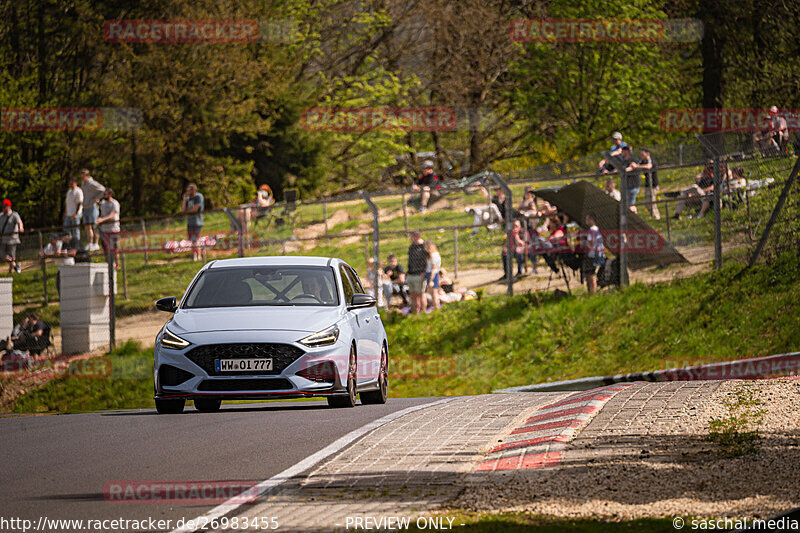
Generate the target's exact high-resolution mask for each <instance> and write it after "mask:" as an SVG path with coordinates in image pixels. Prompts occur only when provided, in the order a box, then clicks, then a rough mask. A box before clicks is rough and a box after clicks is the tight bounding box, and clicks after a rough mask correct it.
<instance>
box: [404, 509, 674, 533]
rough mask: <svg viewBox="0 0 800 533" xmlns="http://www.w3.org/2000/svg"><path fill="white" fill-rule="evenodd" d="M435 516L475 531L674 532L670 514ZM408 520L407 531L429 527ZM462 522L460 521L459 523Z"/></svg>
mask: <svg viewBox="0 0 800 533" xmlns="http://www.w3.org/2000/svg"><path fill="white" fill-rule="evenodd" d="M435 518H438V519H440V520H443V522H442V524H443V525H444V526H446V527H449V525H450V522H448V519H450V520H452V528H453V530H454V531H469V532H474V533H506V532H508V533H517V532H520V533H599V532H605V531H621V532H630V533H661V532H663V533H668V532H674V531H675V528H674V527H673V525H672V519H671V518H642V519H638V520H626V521H621V522H605V521H602V520H596V519H586V518H554V517H549V516H542V515H535V514H531V513H522V512H504V513H474V512H468V511H463V512H462V511H455V512H451V513H448V512H446V513H437V514H436V516H435ZM421 520H423V519H420V522H419V524H417V523H416V522H415V521H413V520H412V521H411V527H409V531H424V530H430V529H432V527H431V526H430V525H429V524H426V526H427V527H417V526H418V525H419V526H422V525H423V523H422V521H421ZM462 524H463V525H462Z"/></svg>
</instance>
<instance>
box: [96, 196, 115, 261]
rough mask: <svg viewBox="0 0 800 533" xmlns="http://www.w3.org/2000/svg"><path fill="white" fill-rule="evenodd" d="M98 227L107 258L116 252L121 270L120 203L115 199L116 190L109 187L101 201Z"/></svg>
mask: <svg viewBox="0 0 800 533" xmlns="http://www.w3.org/2000/svg"><path fill="white" fill-rule="evenodd" d="M97 227H98V228H99V229H100V233H101V234H102V236H103V249H104V250H105V253H106V257H108V255H110V254H111V252H114V256H115V264H116V268H119V249H118V248H117V241H118V240H119V232H120V224H119V202H118V201H116V200H115V199H114V190H113V189H112V188H111V187H108V188H107V189H106V190H105V191H104V192H103V199H102V200H101V201H100V216H99V217H98V218H97Z"/></svg>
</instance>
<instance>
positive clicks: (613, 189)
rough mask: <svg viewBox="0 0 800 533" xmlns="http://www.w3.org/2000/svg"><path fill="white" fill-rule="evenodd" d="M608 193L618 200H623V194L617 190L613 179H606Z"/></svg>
mask: <svg viewBox="0 0 800 533" xmlns="http://www.w3.org/2000/svg"><path fill="white" fill-rule="evenodd" d="M606 194H607V195H609V196H610V197H611V198H613V199H614V200H616V201H618V202H621V201H622V195H621V194H620V193H619V191H618V190H617V188H616V186H615V185H614V180H612V179H607V180H606Z"/></svg>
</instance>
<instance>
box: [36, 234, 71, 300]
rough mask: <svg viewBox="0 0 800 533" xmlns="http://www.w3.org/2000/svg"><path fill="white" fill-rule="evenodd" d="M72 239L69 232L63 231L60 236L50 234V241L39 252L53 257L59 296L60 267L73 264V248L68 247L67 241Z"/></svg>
mask: <svg viewBox="0 0 800 533" xmlns="http://www.w3.org/2000/svg"><path fill="white" fill-rule="evenodd" d="M71 240H72V234H71V233H65V234H64V235H62V236H61V237H59V236H58V235H55V234H53V235H50V242H49V243H47V246H45V247H44V250H42V251H41V253H40V254H39V256H40V257H48V258H52V259H55V262H56V265H58V267H59V269H58V272H57V273H56V290H57V291H58V296H59V297H61V267H62V266H68V265H74V264H75V250H74V249H68V246H67V244H66V243H67V242H68V241H71Z"/></svg>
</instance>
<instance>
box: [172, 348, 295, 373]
mask: <svg viewBox="0 0 800 533" xmlns="http://www.w3.org/2000/svg"><path fill="white" fill-rule="evenodd" d="M304 353H305V352H303V350H301V349H300V348H298V347H296V346H292V345H291V344H278V343H265V342H262V343H236V344H206V345H203V346H198V347H196V348H192V349H191V350H189V351H188V352H186V357H188V358H189V360H190V361H191V362H193V363H194V364H196V365H197V366H199V367H200V368H202V369H203V370H205V371H206V372H207V373H208V375H209V376H230V375H236V376H253V375H262V376H263V375H269V374H280V373H281V372H283V370H284V369H285V368H286V367H287V366H289V365H290V364H292V363H294V362H295V361H297V359H298V358H299V357H300V356H302V355H303V354H304ZM265 357H268V358H272V370H250V371H247V372H217V371H216V370H215V367H214V360H215V359H259V358H265Z"/></svg>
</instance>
